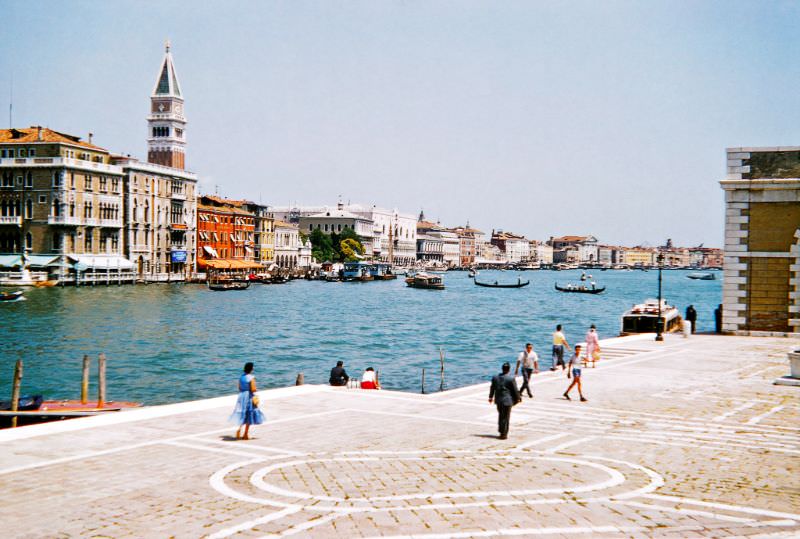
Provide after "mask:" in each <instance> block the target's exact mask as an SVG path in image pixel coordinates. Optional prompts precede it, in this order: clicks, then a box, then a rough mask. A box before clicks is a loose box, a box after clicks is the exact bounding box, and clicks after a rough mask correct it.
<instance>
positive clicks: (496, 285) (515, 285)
mask: <svg viewBox="0 0 800 539" xmlns="http://www.w3.org/2000/svg"><path fill="white" fill-rule="evenodd" d="M474 282H475V284H476V285H478V286H485V287H486V288H522V287H523V286H528V285H529V284H531V282H530V281H525V282H524V283H523V282H522V281H519V282H516V283H512V284H500V283H498V282H497V281H495V282H494V283H482V282H480V281H479V280H478V279H475V280H474Z"/></svg>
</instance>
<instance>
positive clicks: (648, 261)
mask: <svg viewBox="0 0 800 539" xmlns="http://www.w3.org/2000/svg"><path fill="white" fill-rule="evenodd" d="M623 256H624V258H623V262H622V263H623V264H627V265H628V266H645V267H647V266H653V265H655V263H656V251H655V249H651V248H648V247H629V248H626V249H625V254H624V255H623Z"/></svg>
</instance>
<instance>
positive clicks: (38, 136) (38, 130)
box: [36, 125, 42, 142]
mask: <svg viewBox="0 0 800 539" xmlns="http://www.w3.org/2000/svg"><path fill="white" fill-rule="evenodd" d="M36 140H38V141H39V142H42V126H41V125H37V126H36Z"/></svg>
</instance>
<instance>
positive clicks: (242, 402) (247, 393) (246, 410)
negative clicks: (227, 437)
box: [230, 361, 264, 440]
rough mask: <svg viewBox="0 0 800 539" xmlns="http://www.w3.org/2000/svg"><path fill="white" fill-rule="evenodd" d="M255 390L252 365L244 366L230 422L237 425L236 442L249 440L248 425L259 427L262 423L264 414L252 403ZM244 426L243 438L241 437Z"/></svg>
mask: <svg viewBox="0 0 800 539" xmlns="http://www.w3.org/2000/svg"><path fill="white" fill-rule="evenodd" d="M256 391H258V389H257V388H256V377H255V376H253V364H252V363H251V362H249V361H248V362H247V363H245V364H244V374H242V376H241V377H240V378H239V397H238V398H237V399H236V408H234V409H233V413H232V414H231V417H230V421H232V422H236V423H238V424H239V428H238V429H236V439H237V440H249V439H250V425H260V424H261V423H263V422H264V414H262V413H261V410H260V409H259V408H258V402H257V401H256V402H255V403H253V396H254V395H255V393H256ZM242 426H244V436H242V435H241V430H242Z"/></svg>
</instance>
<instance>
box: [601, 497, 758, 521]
mask: <svg viewBox="0 0 800 539" xmlns="http://www.w3.org/2000/svg"><path fill="white" fill-rule="evenodd" d="M615 503H618V504H622V505H629V506H631V507H639V508H640V509H650V510H653V511H664V512H668V513H678V514H681V515H696V516H701V517H708V518H714V519H717V520H725V521H728V522H754V520H753V519H752V518H742V517H732V516H730V515H722V514H719V513H711V512H709V511H702V510H700V509H679V508H677V507H669V506H666V505H658V504H653V503H640V502H630V501H621V502H615Z"/></svg>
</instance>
